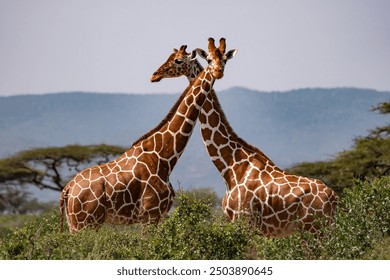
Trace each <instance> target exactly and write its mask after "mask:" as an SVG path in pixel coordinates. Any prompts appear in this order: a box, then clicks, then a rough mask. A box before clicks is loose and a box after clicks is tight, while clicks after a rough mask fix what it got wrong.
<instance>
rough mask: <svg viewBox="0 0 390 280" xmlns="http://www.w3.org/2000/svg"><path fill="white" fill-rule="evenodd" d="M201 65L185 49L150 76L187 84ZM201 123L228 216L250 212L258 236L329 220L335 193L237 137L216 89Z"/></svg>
mask: <svg viewBox="0 0 390 280" xmlns="http://www.w3.org/2000/svg"><path fill="white" fill-rule="evenodd" d="M177 62H180V63H179V64H180V67H179V64H178V63H177ZM202 69H203V68H202V66H201V64H200V63H199V62H198V61H197V60H196V59H195V60H194V59H192V60H191V59H189V54H188V53H186V52H185V50H184V51H183V50H181V51H175V52H174V53H173V54H172V55H171V56H170V57H169V58H168V60H167V61H166V62H165V63H164V64H163V65H162V66H161V67H160V68H159V69H158V70H157V71H156V72H155V73H154V74H153V76H152V79H151V80H152V82H156V81H160V80H161V79H162V78H169V77H179V76H182V75H184V76H186V77H187V78H188V80H189V81H190V82H191V81H192V80H193V77H194V76H196V75H197V73H199V72H201V71H202ZM199 121H200V128H201V134H202V138H203V142H204V144H205V147H206V150H207V152H208V154H209V156H210V158H211V160H212V161H213V163H214V165H215V167H216V168H217V169H218V170H219V172H220V174H221V176H222V177H223V179H224V181H225V184H226V186H227V191H226V194H225V196H224V198H223V201H222V208H223V210H224V212H225V214H226V216H227V218H228V220H236V219H238V218H239V217H240V216H248V217H249V219H250V221H251V222H252V223H254V224H256V225H257V226H258V227H259V228H260V229H261V231H262V234H264V235H266V236H277V237H284V236H287V235H290V234H292V233H293V232H295V231H297V230H301V229H303V230H308V231H311V232H316V231H317V230H318V229H319V226H318V223H315V218H318V217H325V218H327V219H328V220H329V222H331V221H332V217H333V216H334V213H335V209H336V204H337V195H336V193H335V192H334V191H332V190H331V189H330V188H328V187H327V186H326V185H325V184H324V183H323V182H321V181H319V180H316V179H312V178H307V177H303V176H295V175H291V174H288V173H287V172H285V171H283V170H282V169H280V168H279V167H277V166H276V165H275V164H274V163H273V162H272V161H271V160H270V159H269V158H268V157H267V156H266V155H265V154H264V153H263V152H261V151H260V150H259V149H258V148H256V147H254V146H252V145H250V144H248V143H247V142H246V141H244V140H243V139H241V138H240V137H239V136H238V135H237V134H236V133H235V132H234V130H233V129H232V127H231V126H230V124H229V122H228V120H227V118H226V116H225V114H224V112H223V110H222V108H221V106H220V104H219V101H218V98H217V95H216V94H215V91H214V90H211V93H210V94H209V95H208V96H207V99H206V101H205V103H204V104H203V107H202V109H201V112H200V115H199Z"/></svg>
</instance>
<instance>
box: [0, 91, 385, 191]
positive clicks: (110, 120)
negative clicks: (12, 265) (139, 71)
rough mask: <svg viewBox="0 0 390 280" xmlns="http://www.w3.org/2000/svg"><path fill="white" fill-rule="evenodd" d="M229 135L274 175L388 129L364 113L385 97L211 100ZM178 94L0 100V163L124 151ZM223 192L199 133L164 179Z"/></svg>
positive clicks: (240, 94)
mask: <svg viewBox="0 0 390 280" xmlns="http://www.w3.org/2000/svg"><path fill="white" fill-rule="evenodd" d="M217 94H218V96H219V99H220V103H221V105H222V107H223V109H224V111H225V114H226V116H227V118H228V120H229V122H230V124H231V126H232V127H233V129H234V130H235V131H236V133H237V134H238V135H239V136H240V137H242V138H243V139H245V140H246V141H247V142H249V143H250V144H252V145H254V146H257V147H258V148H260V149H261V150H262V151H263V152H264V153H265V154H266V155H268V156H269V157H270V158H271V159H272V160H273V161H274V162H275V163H276V164H278V165H279V166H280V167H282V168H284V167H288V166H290V165H292V164H293V163H297V162H301V161H315V160H325V159H328V158H331V157H332V156H333V155H335V154H336V153H337V152H340V151H342V150H344V149H348V148H349V147H350V146H351V144H352V143H353V142H352V140H353V138H354V137H356V136H362V135H366V134H367V132H368V130H369V129H372V128H374V127H376V126H379V125H383V124H385V123H387V122H388V121H389V120H388V117H387V118H386V116H383V115H379V114H377V113H374V112H371V111H370V110H371V108H372V107H373V106H375V105H377V104H378V103H380V102H384V101H389V100H390V92H378V91H375V90H368V89H356V88H331V89H321V88H308V89H299V90H293V91H287V92H259V91H253V90H249V89H246V88H241V87H235V88H231V89H229V90H225V91H222V92H218V93H217ZM177 98H178V94H148V95H143V94H101V93H99V94H98V93H81V92H70V93H55V94H45V95H20V96H11V97H0V157H7V156H10V155H12V154H14V153H16V152H19V151H21V150H25V149H29V148H34V147H44V146H63V145H68V144H101V143H107V144H114V145H121V146H124V147H130V145H131V144H132V143H133V141H135V140H136V139H138V138H139V137H140V136H142V135H143V134H144V133H146V132H148V131H149V130H150V129H152V128H154V127H155V126H156V125H157V124H158V123H159V122H160V120H161V119H162V118H163V117H164V116H165V115H166V114H167V113H168V111H169V110H170V108H171V107H172V105H173V104H174V102H175V101H176V99H177ZM178 181H179V182H180V185H181V186H182V187H186V188H188V187H213V188H214V189H215V190H216V192H217V194H218V195H222V194H223V193H224V191H225V187H224V183H223V181H222V179H221V178H220V177H219V173H218V172H217V171H216V169H215V168H214V166H213V165H212V163H211V161H210V159H209V158H208V155H207V152H206V151H205V149H204V146H203V143H202V141H201V137H200V133H199V125H197V127H196V128H195V131H194V134H193V137H192V138H191V139H190V142H189V144H188V146H187V149H186V150H185V152H184V154H183V156H182V158H181V159H180V161H179V162H178V164H177V166H176V168H175V170H174V172H173V173H172V175H171V182H172V184H173V185H174V187H177V186H178Z"/></svg>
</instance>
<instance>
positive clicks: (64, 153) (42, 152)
mask: <svg viewBox="0 0 390 280" xmlns="http://www.w3.org/2000/svg"><path fill="white" fill-rule="evenodd" d="M124 151H125V149H124V148H122V147H118V146H110V145H95V146H80V145H70V146H64V147H50V148H37V149H31V150H27V151H23V152H20V153H18V154H16V155H14V156H12V157H9V158H6V159H1V160H0V212H4V211H10V212H18V213H22V212H23V210H21V208H20V207H22V206H23V205H24V206H25V205H26V203H30V204H31V203H32V202H34V200H33V199H32V198H30V193H29V192H28V191H27V190H26V187H27V186H36V187H38V188H40V189H49V190H54V191H62V189H63V188H64V186H65V184H66V182H67V181H68V178H69V177H71V176H74V174H75V173H77V172H78V171H81V170H82V169H83V168H85V167H87V166H89V165H92V164H100V163H103V162H107V161H109V160H110V159H112V158H113V157H114V156H117V155H120V154H122V153H123V152H124ZM24 206H23V207H24Z"/></svg>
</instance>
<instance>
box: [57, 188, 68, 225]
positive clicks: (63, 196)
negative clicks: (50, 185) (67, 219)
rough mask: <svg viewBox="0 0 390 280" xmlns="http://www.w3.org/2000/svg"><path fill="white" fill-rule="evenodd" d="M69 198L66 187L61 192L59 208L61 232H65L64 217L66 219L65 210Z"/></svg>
mask: <svg viewBox="0 0 390 280" xmlns="http://www.w3.org/2000/svg"><path fill="white" fill-rule="evenodd" d="M67 198H68V188H67V187H65V188H64V189H63V190H62V192H61V197H60V205H59V208H60V232H62V231H63V227H64V218H63V217H64V209H65V207H66V202H67ZM65 211H66V210H65Z"/></svg>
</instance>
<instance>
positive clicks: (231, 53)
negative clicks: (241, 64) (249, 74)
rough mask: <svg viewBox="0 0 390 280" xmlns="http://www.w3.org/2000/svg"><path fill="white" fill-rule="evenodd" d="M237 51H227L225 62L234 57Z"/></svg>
mask: <svg viewBox="0 0 390 280" xmlns="http://www.w3.org/2000/svg"><path fill="white" fill-rule="evenodd" d="M237 51H238V50H237V49H232V50H230V51H228V52H227V53H226V54H225V56H226V59H227V60H229V59H232V58H233V56H235V55H236V53H237Z"/></svg>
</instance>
